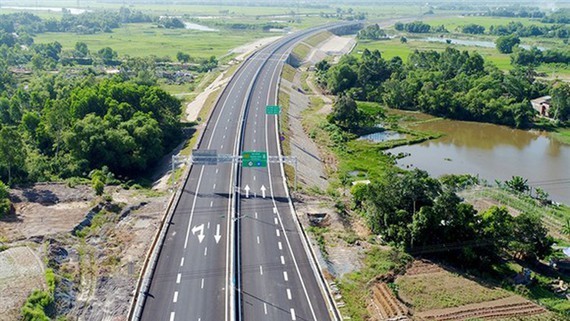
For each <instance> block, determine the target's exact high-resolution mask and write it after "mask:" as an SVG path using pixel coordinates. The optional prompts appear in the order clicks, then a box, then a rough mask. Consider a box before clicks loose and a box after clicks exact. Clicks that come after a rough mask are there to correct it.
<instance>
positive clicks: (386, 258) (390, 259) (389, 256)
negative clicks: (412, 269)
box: [339, 246, 411, 321]
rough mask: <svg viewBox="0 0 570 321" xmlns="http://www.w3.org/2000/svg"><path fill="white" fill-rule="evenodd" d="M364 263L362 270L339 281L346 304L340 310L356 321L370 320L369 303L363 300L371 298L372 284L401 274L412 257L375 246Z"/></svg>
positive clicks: (367, 253)
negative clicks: (379, 279) (382, 278)
mask: <svg viewBox="0 0 570 321" xmlns="http://www.w3.org/2000/svg"><path fill="white" fill-rule="evenodd" d="M363 261H364V262H363V263H364V266H363V268H362V269H360V270H359V271H356V272H352V273H349V274H346V275H344V276H343V277H342V279H340V281H339V289H340V290H341V293H342V296H343V300H344V302H345V303H346V305H345V306H344V307H342V308H340V311H341V314H342V315H345V316H350V318H351V320H356V321H365V320H369V318H370V315H369V312H368V310H367V306H368V304H369V302H368V300H365V299H363V298H368V297H369V296H370V288H369V285H370V282H372V281H374V279H375V278H376V277H380V276H382V275H386V274H388V273H391V272H399V271H400V272H401V271H402V270H403V269H404V267H405V266H406V265H407V264H408V262H410V261H411V257H410V256H408V255H407V254H405V253H403V252H401V251H398V250H396V249H392V250H386V249H381V248H379V247H378V246H373V247H372V248H371V249H370V250H369V251H367V252H366V254H365V257H364V260H363Z"/></svg>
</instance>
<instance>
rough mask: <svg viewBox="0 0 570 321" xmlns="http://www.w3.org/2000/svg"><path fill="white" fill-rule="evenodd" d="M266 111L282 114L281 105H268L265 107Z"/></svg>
mask: <svg viewBox="0 0 570 321" xmlns="http://www.w3.org/2000/svg"><path fill="white" fill-rule="evenodd" d="M265 113H266V114H267V115H279V114H281V107H279V106H273V105H270V106H267V107H265Z"/></svg>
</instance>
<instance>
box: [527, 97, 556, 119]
mask: <svg viewBox="0 0 570 321" xmlns="http://www.w3.org/2000/svg"><path fill="white" fill-rule="evenodd" d="M551 98H552V97H550V96H543V97H539V98H536V99H533V100H531V101H530V102H531V104H532V108H534V110H536V111H537V112H538V113H539V115H540V116H541V117H546V118H552V117H551V115H550V99H551Z"/></svg>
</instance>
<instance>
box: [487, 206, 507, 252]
mask: <svg viewBox="0 0 570 321" xmlns="http://www.w3.org/2000/svg"><path fill="white" fill-rule="evenodd" d="M513 224H514V220H513V217H512V216H511V214H510V213H509V211H508V210H507V209H506V208H505V207H497V206H492V207H491V208H489V209H488V210H487V211H486V212H485V213H483V214H481V231H480V233H481V234H482V238H483V240H485V241H487V242H489V243H490V244H491V245H492V246H493V249H492V251H491V252H494V254H496V252H497V251H499V250H501V249H506V248H507V246H508V244H509V242H510V241H511V240H512V234H513Z"/></svg>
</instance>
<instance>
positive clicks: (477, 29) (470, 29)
mask: <svg viewBox="0 0 570 321" xmlns="http://www.w3.org/2000/svg"><path fill="white" fill-rule="evenodd" d="M461 32H463V33H469V34H474V35H481V34H483V33H485V27H483V26H481V25H478V24H474V23H470V24H468V25H465V26H463V27H461Z"/></svg>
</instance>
